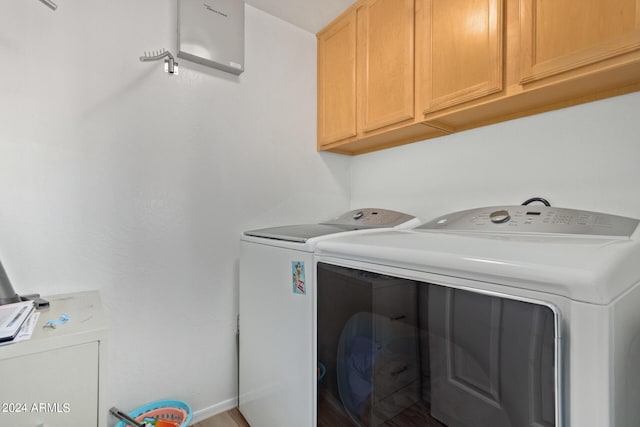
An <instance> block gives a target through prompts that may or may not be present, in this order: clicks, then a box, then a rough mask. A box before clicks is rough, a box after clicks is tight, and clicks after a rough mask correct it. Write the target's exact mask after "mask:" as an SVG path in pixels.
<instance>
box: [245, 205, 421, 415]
mask: <svg viewBox="0 0 640 427" xmlns="http://www.w3.org/2000/svg"><path fill="white" fill-rule="evenodd" d="M419 224H420V222H419V220H418V219H417V218H415V217H413V216H411V215H407V214H404V213H401V212H395V211H390V210H386V209H358V210H354V211H351V212H347V213H345V214H343V215H341V216H340V217H338V218H335V219H333V220H330V221H327V222H325V223H321V224H304V225H290V226H284V227H275V228H266V229H261V230H253V231H246V232H244V233H243V235H242V238H241V252H240V295H239V305H240V319H239V328H240V350H239V408H240V412H242V414H243V415H244V417H245V418H246V419H247V421H248V422H249V424H250V425H251V426H252V427H288V426H290V427H303V426H312V425H314V424H315V414H314V410H315V404H314V402H315V388H316V382H317V377H318V375H317V365H316V361H315V357H314V354H315V340H314V334H313V330H314V328H315V325H314V318H315V314H314V308H315V303H314V295H315V285H314V279H315V272H314V270H313V258H312V256H313V250H314V248H315V245H316V244H317V243H318V242H320V241H323V240H325V239H329V238H335V237H337V236H340V235H356V234H364V233H371V232H374V231H375V232H381V231H383V230H386V229H391V228H394V229H404V228H411V227H415V226H417V225H419Z"/></svg>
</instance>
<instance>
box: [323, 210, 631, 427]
mask: <svg viewBox="0 0 640 427" xmlns="http://www.w3.org/2000/svg"><path fill="white" fill-rule="evenodd" d="M638 223H639V221H638V220H636V219H632V218H626V217H621V216H614V215H608V214H602V213H596V212H587V211H580V210H572V209H561V208H555V207H546V206H543V207H537V206H536V207H532V206H499V207H489V208H480V209H472V210H468V211H464V212H457V213H453V214H449V215H445V216H442V217H440V218H437V219H435V220H433V221H430V222H428V223H426V224H424V225H423V226H420V227H417V228H415V229H413V230H407V231H385V232H382V233H377V234H371V235H347V236H342V237H338V238H336V239H331V240H327V241H324V242H319V243H318V245H317V246H316V249H315V253H314V260H315V264H316V268H317V286H316V287H317V304H318V307H317V333H316V339H317V357H318V358H319V359H320V360H323V361H324V363H325V364H326V366H327V370H326V377H325V382H324V384H323V386H322V387H321V389H320V393H319V400H318V408H319V409H318V414H317V418H318V424H319V425H320V424H323V423H324V420H325V417H328V419H332V420H336V419H340V420H342V421H340V422H339V423H338V424H339V425H345V426H348V425H355V426H374V425H394V426H409V425H429V426H439V427H442V426H446V427H525V426H563V427H602V426H607V427H632V426H637V425H638V420H640V370H639V369H638V368H637V366H638V361H640V310H639V309H638V308H639V307H640V231H638ZM336 301H339V302H340V304H336V303H335V302H336ZM334 366H335V367H336V368H335V369H332V368H333V367H334ZM327 402H328V403H327ZM387 423H390V424H387Z"/></svg>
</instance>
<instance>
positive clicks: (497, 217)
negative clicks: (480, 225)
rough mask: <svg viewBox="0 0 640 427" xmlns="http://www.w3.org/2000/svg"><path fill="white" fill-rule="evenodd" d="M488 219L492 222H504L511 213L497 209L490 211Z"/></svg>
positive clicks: (509, 217)
mask: <svg viewBox="0 0 640 427" xmlns="http://www.w3.org/2000/svg"><path fill="white" fill-rule="evenodd" d="M489 219H490V220H491V222H492V223H494V224H504V223H505V222H507V221H509V220H510V219H511V215H509V211H507V210H499V211H495V212H491V214H490V215H489Z"/></svg>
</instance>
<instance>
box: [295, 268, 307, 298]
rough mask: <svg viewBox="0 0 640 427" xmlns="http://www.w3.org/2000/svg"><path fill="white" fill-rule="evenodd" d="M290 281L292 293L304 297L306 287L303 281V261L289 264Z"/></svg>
mask: <svg viewBox="0 0 640 427" xmlns="http://www.w3.org/2000/svg"><path fill="white" fill-rule="evenodd" d="M291 279H292V282H293V293H294V294H301V295H306V293H307V287H306V285H305V280H304V261H292V262H291Z"/></svg>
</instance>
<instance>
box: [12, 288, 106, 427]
mask: <svg viewBox="0 0 640 427" xmlns="http://www.w3.org/2000/svg"><path fill="white" fill-rule="evenodd" d="M45 299H47V300H48V301H49V302H50V307H49V308H48V309H45V310H41V311H40V318H39V319H38V323H37V325H36V327H35V330H34V332H33V336H32V337H31V339H30V340H27V341H22V342H17V343H14V344H10V345H6V346H2V347H0V405H1V406H0V425H1V426H11V427H40V426H43V427H44V426H46V427H71V426H83V427H85V426H87V427H89V426H96V427H105V426H106V419H107V410H106V408H105V407H104V391H105V387H104V384H105V375H104V372H105V361H106V337H107V322H106V319H105V316H104V313H103V311H102V305H101V302H100V297H99V295H98V292H97V291H91V292H79V293H73V294H65V295H55V296H49V297H45ZM63 313H64V314H66V315H68V316H69V318H70V319H69V321H68V322H67V323H65V324H62V325H58V326H57V328H56V329H51V328H43V325H45V324H46V323H47V321H49V320H55V319H58V318H59V317H60V315H61V314H63Z"/></svg>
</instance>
